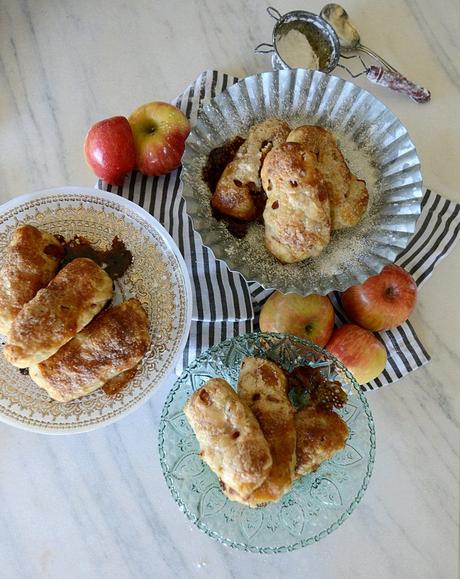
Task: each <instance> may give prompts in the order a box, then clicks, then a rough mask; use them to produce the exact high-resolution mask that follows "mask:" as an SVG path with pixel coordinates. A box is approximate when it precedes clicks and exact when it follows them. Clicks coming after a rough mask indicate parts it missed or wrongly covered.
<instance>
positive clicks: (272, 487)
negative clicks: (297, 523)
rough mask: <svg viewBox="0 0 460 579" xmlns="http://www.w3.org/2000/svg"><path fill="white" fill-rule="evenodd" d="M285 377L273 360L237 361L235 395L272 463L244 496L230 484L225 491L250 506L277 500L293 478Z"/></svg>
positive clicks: (291, 428)
mask: <svg viewBox="0 0 460 579" xmlns="http://www.w3.org/2000/svg"><path fill="white" fill-rule="evenodd" d="M287 388H288V383H287V378H286V375H285V374H284V372H283V370H282V369H281V368H279V367H278V366H277V365H276V364H275V363H273V362H270V361H269V360H263V359H262V358H254V357H248V358H245V359H244V360H243V362H242V364H241V371H240V378H239V381H238V395H239V396H240V398H241V400H243V402H245V403H246V404H247V405H248V406H249V408H250V409H251V410H252V412H253V413H254V415H255V417H256V418H257V420H258V422H259V424H260V427H261V429H262V432H263V434H264V436H265V438H266V439H267V442H268V446H269V447H270V452H271V455H272V459H273V465H272V467H271V469H270V473H269V475H268V477H267V479H266V480H265V482H264V483H263V484H262V485H261V486H259V488H257V489H256V490H255V491H254V492H253V493H252V494H251V495H250V496H249V497H247V498H246V499H245V498H244V497H241V495H239V493H238V491H237V490H236V489H235V488H234V487H231V486H230V488H228V489H225V490H224V492H225V494H226V495H227V496H228V497H229V498H230V499H232V500H237V501H239V502H242V503H244V504H246V505H248V506H250V507H257V506H259V505H262V504H264V503H267V502H273V501H277V500H279V499H280V498H281V497H282V496H283V495H284V494H285V493H286V492H287V491H288V490H289V489H290V488H291V485H292V481H293V479H294V467H295V445H296V434H295V426H294V409H293V408H292V405H291V403H290V401H289V398H288V396H287Z"/></svg>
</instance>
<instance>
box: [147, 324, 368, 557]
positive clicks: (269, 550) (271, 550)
mask: <svg viewBox="0 0 460 579" xmlns="http://www.w3.org/2000/svg"><path fill="white" fill-rule="evenodd" d="M265 336H268V337H278V338H282V339H289V340H292V341H294V342H297V343H299V344H301V345H304V346H308V347H309V348H312V349H313V350H315V351H316V352H318V353H324V352H326V353H327V355H328V357H329V358H330V359H331V360H332V361H333V362H334V363H335V364H337V366H338V367H340V368H341V369H342V370H343V371H344V373H345V375H346V376H347V377H349V378H350V380H351V383H352V385H353V388H354V390H355V392H356V393H357V395H358V397H359V399H360V401H361V403H362V407H363V409H364V412H365V414H366V417H367V425H368V427H369V442H370V446H369V454H368V462H367V467H366V472H365V475H364V478H363V480H362V483H361V486H360V488H359V490H358V491H357V493H356V496H355V498H354V499H353V501H352V502H351V503H350V504H349V505H348V507H347V508H346V510H345V511H344V512H343V513H342V515H341V516H340V517H339V519H338V520H336V521H334V522H333V523H331V525H329V527H328V528H327V529H323V530H322V531H320V532H319V533H318V534H316V535H314V536H311V537H308V538H307V539H301V540H300V541H297V542H295V543H291V544H290V545H288V546H285V547H257V546H250V545H248V544H246V543H238V542H236V541H232V540H231V539H227V538H225V537H222V536H221V535H219V533H218V532H216V531H212V530H211V529H209V528H208V527H207V526H206V525H203V524H202V523H201V522H200V521H199V519H197V517H196V516H195V515H194V514H193V513H192V512H190V511H189V509H188V507H187V505H186V504H185V503H184V501H183V500H182V499H181V497H180V496H179V493H178V492H177V490H176V489H175V487H174V485H172V484H171V483H170V481H169V480H168V475H169V472H167V470H166V466H165V452H164V450H163V446H164V440H165V439H164V430H165V427H166V411H167V408H168V407H169V406H170V405H171V403H172V402H173V400H174V397H175V395H176V393H177V392H178V391H179V389H180V387H181V386H182V382H183V381H184V380H185V379H186V378H187V376H188V374H189V373H190V370H193V369H194V367H196V366H199V365H200V364H201V363H202V362H203V361H204V360H205V359H206V358H207V357H208V356H209V355H210V354H212V353H214V352H217V351H218V350H219V348H221V347H222V346H224V345H230V344H231V343H232V342H238V341H243V340H247V339H248V338H252V337H254V338H255V337H258V338H261V337H262V338H263V337H265ZM162 443H163V444H162ZM157 450H158V455H159V458H160V465H161V470H162V473H163V479H164V482H165V483H166V486H167V487H168V490H169V492H170V494H171V496H172V498H173V499H174V501H175V503H176V505H177V506H178V508H179V510H180V511H181V512H182V513H184V515H185V516H186V518H187V520H188V521H190V522H192V523H193V524H194V525H195V526H196V527H197V528H198V529H199V530H200V531H201V532H202V533H204V534H205V535H207V536H208V537H210V538H211V539H214V540H216V541H217V542H218V543H220V544H222V545H225V546H226V547H231V548H234V549H237V550H239V551H245V552H250V553H260V554H269V555H271V554H278V553H286V552H291V551H295V550H297V549H301V548H303V547H307V546H308V545H310V544H313V543H316V542H318V541H319V540H321V539H323V538H324V537H326V536H328V535H330V534H331V533H332V532H333V531H335V530H336V529H337V528H338V527H340V526H341V525H342V524H343V523H344V522H345V521H346V520H347V519H348V517H349V516H350V515H351V513H352V512H353V511H354V510H355V508H356V507H357V506H358V504H359V503H360V502H361V499H362V498H363V496H364V493H365V491H366V489H367V487H368V486H369V482H370V479H371V476H372V472H373V469H374V464H375V455H376V433H375V422H374V417H373V415H372V411H371V409H370V406H369V403H368V401H367V399H366V397H365V395H364V392H363V391H362V390H361V387H360V386H359V385H358V383H357V382H356V380H355V378H354V376H353V375H352V374H351V372H350V371H349V370H348V369H347V368H346V366H345V365H344V364H343V363H342V362H341V361H340V360H339V359H338V358H336V357H335V356H334V355H333V354H331V353H330V352H329V351H327V350H325V349H324V348H321V347H320V346H318V345H317V344H314V343H313V342H311V341H309V340H305V339H303V338H299V337H297V336H291V335H288V334H282V333H277V332H249V333H246V334H241V335H239V336H234V337H233V338H229V339H227V340H224V341H223V342H219V343H218V344H215V345H214V346H212V347H211V348H208V349H207V350H205V351H204V352H203V353H202V354H200V356H198V357H197V358H195V360H194V361H193V362H191V363H190V364H189V365H188V366H187V367H186V368H184V370H183V371H182V373H181V375H180V376H179V377H178V378H177V380H176V381H175V382H174V384H173V385H172V386H171V388H170V390H169V392H168V395H167V396H166V399H165V401H164V403H163V408H162V411H161V415H160V421H159V424H158V438H157ZM247 508H250V507H247Z"/></svg>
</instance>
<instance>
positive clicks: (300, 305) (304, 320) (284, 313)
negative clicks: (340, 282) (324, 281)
mask: <svg viewBox="0 0 460 579" xmlns="http://www.w3.org/2000/svg"><path fill="white" fill-rule="evenodd" d="M334 317H335V314H334V308H333V307H332V304H331V302H330V301H329V298H328V297H326V296H319V295H316V294H311V295H309V296H301V295H298V294H286V295H284V294H282V293H280V292H275V293H273V294H272V295H271V296H270V297H269V298H268V300H267V301H266V302H265V303H264V305H263V306H262V310H261V312H260V319H259V325H260V329H261V331H262V332H280V333H282V334H290V335H292V336H299V338H305V339H307V340H311V341H312V342H314V343H315V344H318V346H324V345H325V344H326V343H327V341H328V340H329V338H330V337H331V334H332V330H333V329H334Z"/></svg>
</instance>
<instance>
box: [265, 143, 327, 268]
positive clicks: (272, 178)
mask: <svg viewBox="0 0 460 579" xmlns="http://www.w3.org/2000/svg"><path fill="white" fill-rule="evenodd" d="M261 177H262V184H263V187H264V189H265V192H266V193H267V203H266V205H265V210H264V222H265V243H266V246H267V249H268V250H269V251H270V252H271V253H272V254H273V255H274V256H275V257H276V258H278V259H279V260H280V261H281V262H283V263H295V262H298V261H303V260H304V259H307V258H308V257H315V256H317V255H319V254H320V253H321V251H322V250H323V249H324V248H325V247H326V245H327V244H328V243H329V239H330V233H331V221H330V209H329V198H328V194H327V188H326V184H325V181H324V179H323V176H322V174H321V173H320V171H319V170H318V164H317V162H316V157H315V156H314V155H313V154H312V153H310V152H309V150H308V148H307V147H306V146H305V145H301V144H299V143H285V144H283V145H281V146H280V147H277V148H276V149H272V150H271V151H270V152H269V153H268V154H267V156H266V158H265V161H264V164H263V166H262V171H261Z"/></svg>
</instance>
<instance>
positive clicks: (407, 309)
mask: <svg viewBox="0 0 460 579" xmlns="http://www.w3.org/2000/svg"><path fill="white" fill-rule="evenodd" d="M341 300H342V305H343V308H344V310H345V312H346V314H347V316H348V317H349V318H350V320H352V321H353V322H356V323H357V324H359V325H360V326H361V327H363V328H366V329H368V330H372V331H374V332H380V331H382V330H390V329H391V328H395V327H396V326H399V325H400V324H402V323H403V322H405V321H406V320H407V318H408V317H409V316H410V314H411V313H412V311H413V309H414V307H415V303H416V301H417V286H416V284H415V281H414V278H413V277H412V276H411V275H410V274H409V273H407V271H405V270H404V269H403V268H402V267H399V266H397V265H394V264H391V265H386V266H385V267H384V268H383V269H382V271H381V272H380V273H379V274H378V275H374V276H372V277H370V278H369V279H367V280H366V281H365V282H364V283H363V284H360V285H355V286H353V287H351V288H349V289H347V290H346V291H345V292H344V293H343V294H342V296H341Z"/></svg>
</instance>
